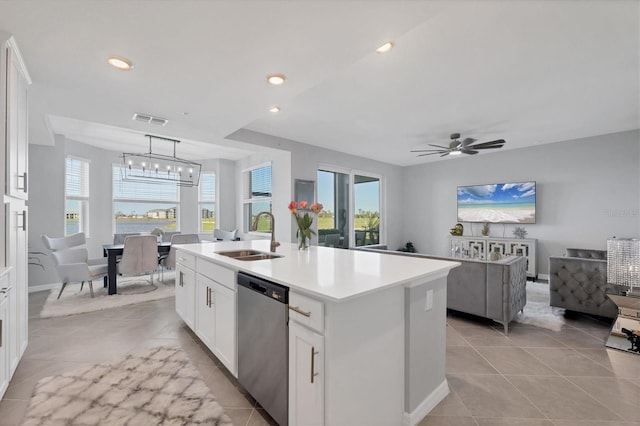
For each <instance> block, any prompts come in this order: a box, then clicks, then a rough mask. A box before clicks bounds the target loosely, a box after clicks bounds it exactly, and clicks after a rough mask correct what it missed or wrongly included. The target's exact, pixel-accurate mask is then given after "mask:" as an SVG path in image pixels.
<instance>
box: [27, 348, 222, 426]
mask: <svg viewBox="0 0 640 426" xmlns="http://www.w3.org/2000/svg"><path fill="white" fill-rule="evenodd" d="M23 424H24V425H28V426H31V425H43V426H44V425H46V426H55V425H109V426H116V425H136V426H137V425H141V426H142V425H164V426H169V425H220V426H222V425H227V426H228V425H231V420H230V419H229V417H228V416H227V415H226V414H225V413H224V411H223V409H222V407H221V406H220V404H218V402H217V401H216V399H215V397H214V396H213V395H212V394H211V393H210V392H209V388H208V387H207V385H206V384H205V383H204V382H203V381H202V379H200V375H199V373H198V371H197V370H196V369H195V367H194V366H193V365H192V364H191V362H190V361H189V359H188V358H187V355H186V354H185V353H184V352H183V351H182V349H180V348H177V347H167V346H162V347H158V348H154V349H152V350H149V351H147V352H145V353H141V354H136V355H127V356H126V357H125V358H123V359H121V360H119V361H116V362H111V363H103V364H97V365H92V366H88V367H84V368H80V369H77V370H74V371H71V372H69V373H66V374H62V375H59V376H52V377H46V378H44V379H42V380H40V381H39V382H38V384H37V385H36V389H35V392H34V395H33V396H32V397H31V401H30V402H29V407H28V409H27V414H26V417H25V421H24V423H23Z"/></svg>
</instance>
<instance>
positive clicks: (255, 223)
mask: <svg viewBox="0 0 640 426" xmlns="http://www.w3.org/2000/svg"><path fill="white" fill-rule="evenodd" d="M263 215H267V216H269V217H271V252H272V253H275V252H276V247H278V246H279V245H280V243H279V242H277V241H276V218H275V217H273V214H271V212H260V213H258V214H257V215H256V218H255V219H254V221H253V230H254V231H257V230H258V220H259V219H260V216H263Z"/></svg>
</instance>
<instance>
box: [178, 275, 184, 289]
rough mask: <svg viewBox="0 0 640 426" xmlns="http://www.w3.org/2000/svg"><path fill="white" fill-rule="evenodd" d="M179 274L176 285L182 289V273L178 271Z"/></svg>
mask: <svg viewBox="0 0 640 426" xmlns="http://www.w3.org/2000/svg"><path fill="white" fill-rule="evenodd" d="M179 274H180V279H179V280H178V285H179V286H180V287H184V283H183V281H182V280H183V278H182V271H180V272H179Z"/></svg>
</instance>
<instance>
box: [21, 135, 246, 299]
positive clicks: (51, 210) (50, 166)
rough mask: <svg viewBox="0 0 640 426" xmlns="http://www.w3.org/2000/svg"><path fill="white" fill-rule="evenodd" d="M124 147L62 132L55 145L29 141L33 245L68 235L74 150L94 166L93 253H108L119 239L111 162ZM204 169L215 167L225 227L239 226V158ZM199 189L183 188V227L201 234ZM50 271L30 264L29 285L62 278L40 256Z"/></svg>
mask: <svg viewBox="0 0 640 426" xmlns="http://www.w3.org/2000/svg"><path fill="white" fill-rule="evenodd" d="M120 154H121V153H120V152H115V151H107V150H103V149H100V148H96V147H93V146H91V145H87V144H83V143H80V142H76V141H73V140H69V139H65V138H64V137H63V136H56V143H55V146H44V145H35V144H31V145H29V223H28V227H29V250H30V251H32V252H34V251H39V252H44V253H47V250H46V249H45V248H44V246H43V244H42V241H41V240H40V235H42V234H47V235H51V236H62V235H64V231H65V221H64V183H65V158H66V157H67V156H68V155H73V156H76V157H79V158H84V159H87V160H89V161H90V162H91V166H90V177H89V178H90V185H91V186H90V189H89V191H90V195H91V200H90V206H89V216H90V217H89V222H90V234H89V237H88V238H87V248H88V250H89V256H90V257H102V244H105V243H109V242H111V241H113V229H112V226H113V204H112V190H111V165H112V164H114V163H118V162H119V155H120ZM202 170H203V171H215V172H216V178H217V182H218V185H219V186H218V188H219V196H218V205H217V210H218V211H217V212H216V213H217V214H218V217H219V222H218V224H219V227H221V228H223V229H226V228H228V229H233V228H235V193H236V176H235V170H236V167H235V162H234V161H227V160H203V161H202ZM197 203H198V189H197V188H196V187H193V188H185V187H183V188H181V191H180V206H179V220H180V225H179V227H180V231H181V232H183V233H197V232H198V223H199V222H198V221H199V210H198V204H197ZM39 258H40V261H41V262H42V264H43V265H44V267H45V268H44V270H43V269H42V268H41V267H38V266H30V267H29V286H38V285H45V284H50V283H56V282H57V281H58V276H57V274H56V273H55V269H54V267H53V263H52V262H51V260H50V258H49V256H39Z"/></svg>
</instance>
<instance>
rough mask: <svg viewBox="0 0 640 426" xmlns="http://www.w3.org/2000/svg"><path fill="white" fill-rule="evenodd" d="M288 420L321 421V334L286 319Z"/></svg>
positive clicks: (298, 423)
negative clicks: (287, 332) (287, 331)
mask: <svg viewBox="0 0 640 426" xmlns="http://www.w3.org/2000/svg"><path fill="white" fill-rule="evenodd" d="M289 424H291V425H308V426H311V425H322V424H324V337H323V336H322V335H320V334H318V333H315V332H313V331H311V330H309V329H307V328H305V327H303V326H301V325H299V324H297V323H296V322H294V321H291V322H289Z"/></svg>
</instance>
